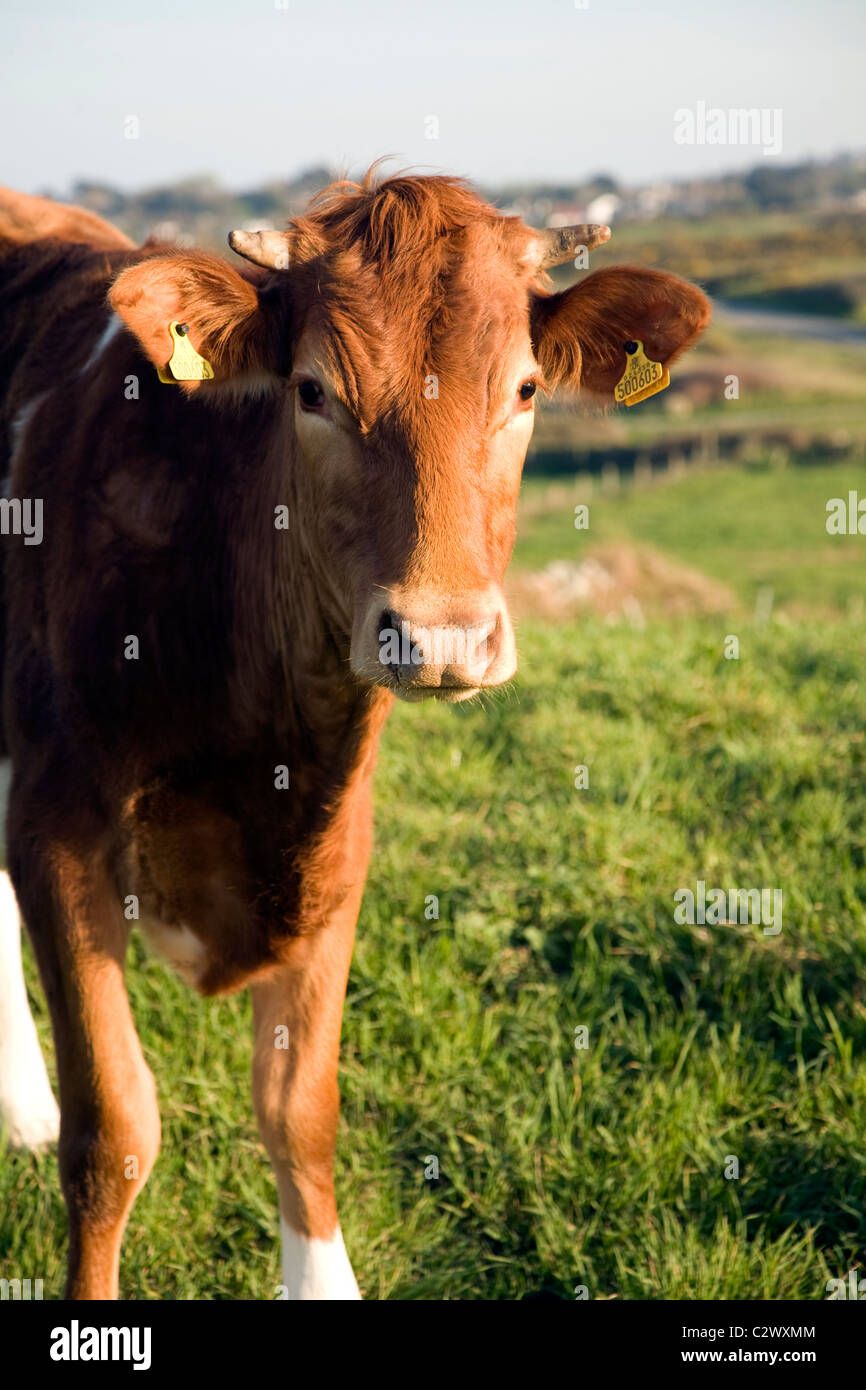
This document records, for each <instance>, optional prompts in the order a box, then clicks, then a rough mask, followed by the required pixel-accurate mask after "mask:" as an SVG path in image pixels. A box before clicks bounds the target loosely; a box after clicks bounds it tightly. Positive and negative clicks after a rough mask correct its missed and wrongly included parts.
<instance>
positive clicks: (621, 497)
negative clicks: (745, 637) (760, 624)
mask: <svg viewBox="0 0 866 1390" xmlns="http://www.w3.org/2000/svg"><path fill="white" fill-rule="evenodd" d="M864 477H866V475H864V471H863V468H862V465H861V466H860V467H858V466H856V465H855V464H851V463H836V464H827V465H824V466H815V467H793V466H785V458H784V455H781V457H780V458H779V459H777V460H776V462H775V463H774V460H773V457H772V456H770V457H769V458H768V457H767V456H763V457H759V458H757V459H756V461H755V466H754V467H753V468H749V469H743V468H735V467H718V468H712V469H707V470H704V471H702V470H697V469H695V470H693V471H691V472H689V473H687V474H685V476H682V477H679V478H671V479H662V480H661V481H658V482H656V483H654V484H652V485H650V486H648V487H643V488H641V487H633V486H630V485H629V486H626V487H624V488H622V489H621V490H620V491H619V492H617V493H615V494H614V495H612V496H611V495H608V496H606V495H605V494H604V492H603V490H602V489H601V488H600V487H599V486H598V484H597V483H596V485H595V486H592V484H591V483H590V484H588V483H587V479H586V477H585V476H580V477H578V478H577V479H576V480H575V482H574V484H573V485H568V486H565V487H564V486H563V485H562V483H559V484H556V485H553V486H552V487H551V485H550V484H549V483H547V482H544V481H541V480H534V479H532V480H528V482H527V483H526V485H525V488H524V493H523V506H524V510H525V512H526V513H527V515H526V519H525V521H524V523H523V524H522V525H521V527H520V528H519V530H518V542H517V546H516V549H515V554H514V564H515V566H517V567H518V568H522V569H536V568H540V567H541V566H543V565H545V564H547V563H549V562H550V561H551V560H561V559H564V560H580V559H581V557H582V556H583V555H585V554H586V553H587V551H588V550H590V549H591V548H592V547H593V546H595V545H598V544H600V543H602V542H611V541H630V542H633V543H635V544H641V545H652V546H654V547H655V548H656V549H658V550H661V551H664V552H665V554H667V555H668V556H670V557H671V558H673V559H676V560H679V561H681V562H682V563H683V564H687V565H690V566H692V567H693V568H695V569H698V570H701V571H702V572H703V573H705V574H707V575H710V576H711V577H712V578H714V579H718V580H722V581H723V582H724V583H725V584H727V585H728V586H729V587H730V588H731V590H732V591H733V593H734V595H735V596H736V598H737V599H738V600H739V601H740V602H741V603H743V604H747V605H751V604H753V603H754V600H755V598H756V595H757V593H758V590H759V589H761V588H766V587H769V588H771V589H772V590H773V597H774V602H775V604H776V605H780V606H782V607H784V606H785V605H796V606H797V608H798V610H812V611H813V612H815V613H818V612H823V611H825V610H834V609H838V610H840V611H844V610H845V609H847V608H848V607H849V606H853V608H854V609H862V603H863V594H864V587H866V586H864V577H866V537H864V536H860V535H858V536H831V535H828V533H827V528H826V523H827V510H826V504H827V501H828V499H829V498H832V497H843V498H847V496H848V490H849V489H852V488H853V489H855V490H858V491H859V494H860V496H861V497H863V496H866V482H864ZM588 487H589V489H590V490H589V491H588ZM572 494H573V495H572ZM545 499H549V500H545ZM577 501H584V502H586V501H588V503H589V508H590V516H589V529H588V530H585V531H576V530H575V528H574V504H575V502H577Z"/></svg>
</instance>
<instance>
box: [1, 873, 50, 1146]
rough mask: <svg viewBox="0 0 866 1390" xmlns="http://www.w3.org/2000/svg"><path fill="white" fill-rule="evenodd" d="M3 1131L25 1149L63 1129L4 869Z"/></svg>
mask: <svg viewBox="0 0 866 1390" xmlns="http://www.w3.org/2000/svg"><path fill="white" fill-rule="evenodd" d="M0 1129H2V1130H5V1132H6V1135H7V1138H8V1139H9V1141H10V1143H12V1144H13V1145H15V1146H16V1147H20V1148H25V1149H36V1148H39V1147H41V1146H42V1145H43V1144H50V1143H52V1142H53V1140H55V1139H56V1138H57V1135H58V1133H59V1130H60V1113H59V1111H58V1109H57V1102H56V1100H55V1099H54V1094H53V1092H52V1090H51V1085H50V1083H49V1080H48V1073H47V1071H46V1070H45V1061H44V1058H43V1056H42V1050H41V1048H40V1046H39V1039H38V1037H37V1036H36V1025H35V1024H34V1022H33V1016H32V1014H31V1013H30V1004H29V1002H28V999H27V988H26V986H25V984H24V973H23V970H22V968H21V918H20V916H19V914H18V904H17V902H16V900H15V890H14V889H13V887H12V882H11V880H10V878H9V875H8V874H7V873H6V872H5V871H3V872H2V873H0Z"/></svg>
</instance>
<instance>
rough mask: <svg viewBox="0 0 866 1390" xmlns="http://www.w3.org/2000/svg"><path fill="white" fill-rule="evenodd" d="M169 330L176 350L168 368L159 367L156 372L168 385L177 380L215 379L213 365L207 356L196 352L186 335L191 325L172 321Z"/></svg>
mask: <svg viewBox="0 0 866 1390" xmlns="http://www.w3.org/2000/svg"><path fill="white" fill-rule="evenodd" d="M168 331H169V333H170V334H171V338H172V342H173V343H174V351H173V353H172V354H171V358H170V360H169V364H168V369H167V370H166V369H165V368H164V367H157V369H156V374H157V376H158V377H159V379H160V381H163V382H165V384H166V385H167V386H171V385H173V383H174V382H175V381H213V367H212V366H211V364H210V362H208V361H207V359H206V358H205V357H202V356H200V354H199V353H197V352H196V350H195V348H194V347H193V345H192V343H191V342H190V340H189V338H188V337H187V336H186V335H187V333H188V332H189V327H188V325H187V324H185V323H170V324H169V325H168Z"/></svg>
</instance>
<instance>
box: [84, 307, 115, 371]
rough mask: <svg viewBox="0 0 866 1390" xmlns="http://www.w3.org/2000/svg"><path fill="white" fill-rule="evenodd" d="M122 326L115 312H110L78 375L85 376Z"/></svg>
mask: <svg viewBox="0 0 866 1390" xmlns="http://www.w3.org/2000/svg"><path fill="white" fill-rule="evenodd" d="M122 328H123V323H122V321H121V319H120V318H119V317H118V315H117V314H115V313H112V314H111V315H110V316H109V319H108V323H107V324H106V325H105V327H104V328H103V330H102V333H101V334H100V336H99V341H98V342H97V344H96V346H95V347H94V349H93V351H92V352H91V354H90V356H89V357H88V359H87V361H86V362H85V364H84V366H83V367H82V368H81V371H80V372H79V373H78V375H79V376H86V375H87V373H88V372H89V371H90V369H91V368H92V367H95V366H96V364H97V362H98V361H99V359H100V357H101V356H102V354H103V353H104V351H105V349H106V348H107V347H108V344H109V343H110V342H111V340H112V339H113V338H116V337H117V335H118V333H119V332H120V330H121V329H122Z"/></svg>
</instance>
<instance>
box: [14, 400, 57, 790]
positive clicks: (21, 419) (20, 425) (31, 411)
mask: <svg viewBox="0 0 866 1390" xmlns="http://www.w3.org/2000/svg"><path fill="white" fill-rule="evenodd" d="M47 395H48V392H47V391H40V393H39V395H38V396H34V397H33V399H32V401H28V402H27V404H26V405H25V406H22V407H21V409H20V410H19V411H18V414H17V415H16V416H15V419H14V420H13V421H12V452H11V455H10V458H9V478H7V480H6V483H5V488H6V491H7V495H8V490H9V486H10V485H11V479H12V473H13V471H14V468H15V459H16V456H17V454H18V450H19V449H20V448H21V445H22V444H23V443H24V436H25V435H26V433H27V429H28V426H29V425H30V421H31V420H32V419H33V416H34V415H35V414H36V411H37V410H38V409H39V407H40V405H41V404H42V402H43V401H44V400H45V398H46V396H47ZM6 785H8V778H7V779H6V782H5V783H4V790H5V786H6Z"/></svg>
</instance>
